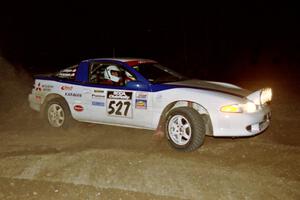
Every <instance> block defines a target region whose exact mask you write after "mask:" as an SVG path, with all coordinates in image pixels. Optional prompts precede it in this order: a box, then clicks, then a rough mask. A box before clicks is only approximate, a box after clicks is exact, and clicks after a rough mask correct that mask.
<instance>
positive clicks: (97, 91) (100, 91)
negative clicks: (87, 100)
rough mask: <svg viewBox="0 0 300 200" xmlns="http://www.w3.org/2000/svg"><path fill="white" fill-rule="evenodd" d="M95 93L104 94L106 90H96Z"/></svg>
mask: <svg viewBox="0 0 300 200" xmlns="http://www.w3.org/2000/svg"><path fill="white" fill-rule="evenodd" d="M94 92H95V93H104V90H94Z"/></svg>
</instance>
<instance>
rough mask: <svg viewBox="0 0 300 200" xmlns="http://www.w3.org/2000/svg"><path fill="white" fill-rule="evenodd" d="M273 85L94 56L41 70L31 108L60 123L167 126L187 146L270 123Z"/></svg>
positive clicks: (252, 130)
mask: <svg viewBox="0 0 300 200" xmlns="http://www.w3.org/2000/svg"><path fill="white" fill-rule="evenodd" d="M271 98H272V91H271V89H270V88H264V89H260V90H257V91H255V92H250V91H248V90H245V89H242V88H240V87H238V86H236V85H232V84H228V83H221V82H210V81H201V80H190V79H186V78H185V77H183V76H181V75H180V74H178V73H176V72H174V71H173V70H171V69H169V68H166V67H163V66H161V65H160V64H159V63H157V62H156V61H153V60H147V59H117V58H102V59H90V60H84V61H82V62H80V64H78V65H74V66H71V67H69V68H66V69H63V70H61V71H59V72H58V73H55V74H50V75H39V76H36V77H35V83H34V88H33V90H32V93H31V94H30V95H29V103H30V107H31V108H32V109H34V110H36V111H40V112H41V114H42V116H43V117H44V118H45V119H46V121H47V122H48V123H49V124H50V126H52V127H58V128H59V127H68V126H69V125H70V122H71V121H72V120H73V119H75V120H78V121H82V122H90V123H100V124H109V125H117V126H127V127H135V128H142V129H152V130H156V131H157V132H161V133H162V132H163V133H165V135H166V136H167V139H168V140H169V142H170V144H171V145H172V146H173V147H174V148H176V149H178V150H182V151H192V150H195V149H197V148H199V147H200V146H201V145H202V144H203V141H204V137H205V135H211V136H215V137H244V136H252V135H256V134H258V133H261V132H262V131H264V130H265V129H266V128H267V127H268V126H269V123H270V116H271V112H270V107H269V105H268V103H269V102H270V101H271Z"/></svg>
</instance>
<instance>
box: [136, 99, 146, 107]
mask: <svg viewBox="0 0 300 200" xmlns="http://www.w3.org/2000/svg"><path fill="white" fill-rule="evenodd" d="M135 108H136V109H147V100H145V99H136V100H135Z"/></svg>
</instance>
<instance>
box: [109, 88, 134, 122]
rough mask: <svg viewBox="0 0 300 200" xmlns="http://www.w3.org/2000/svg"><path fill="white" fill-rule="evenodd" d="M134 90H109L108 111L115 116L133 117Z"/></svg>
mask: <svg viewBox="0 0 300 200" xmlns="http://www.w3.org/2000/svg"><path fill="white" fill-rule="evenodd" d="M131 101H132V92H125V91H108V92H107V101H106V112H107V114H108V115H109V116H114V117H127V118H131V117H132V106H131V105H132V103H131Z"/></svg>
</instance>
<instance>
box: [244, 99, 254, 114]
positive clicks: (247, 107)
mask: <svg viewBox="0 0 300 200" xmlns="http://www.w3.org/2000/svg"><path fill="white" fill-rule="evenodd" d="M243 108H244V109H243V110H244V111H245V112H247V113H253V112H255V111H256V110H257V105H256V104H255V103H253V102H250V101H249V102H247V103H246V104H243Z"/></svg>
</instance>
